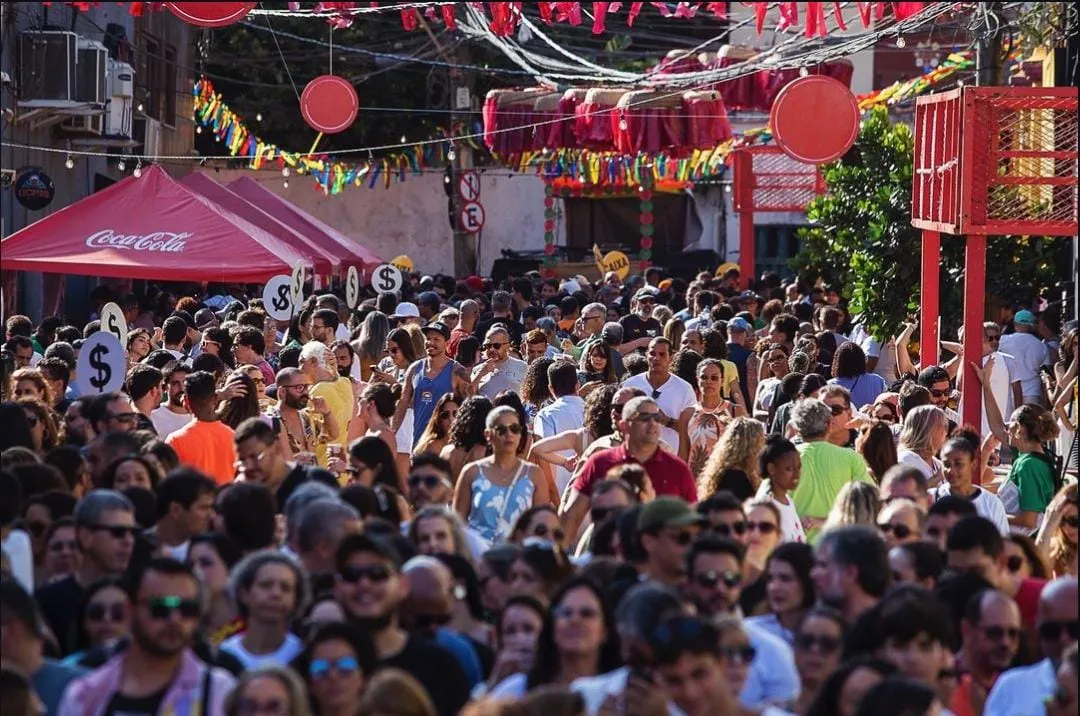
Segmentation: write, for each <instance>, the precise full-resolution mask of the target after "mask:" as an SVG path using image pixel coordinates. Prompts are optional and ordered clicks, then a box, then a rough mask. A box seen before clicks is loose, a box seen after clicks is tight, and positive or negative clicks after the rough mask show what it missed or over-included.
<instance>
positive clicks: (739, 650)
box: [720, 644, 757, 664]
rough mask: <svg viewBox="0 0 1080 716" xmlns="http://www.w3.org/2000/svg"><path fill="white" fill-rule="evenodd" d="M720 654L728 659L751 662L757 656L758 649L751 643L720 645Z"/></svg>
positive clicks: (742, 662)
mask: <svg viewBox="0 0 1080 716" xmlns="http://www.w3.org/2000/svg"><path fill="white" fill-rule="evenodd" d="M720 655H721V656H722V657H724V658H725V659H727V660H728V661H735V662H738V663H740V664H749V663H751V662H752V661H753V660H754V657H755V656H757V649H755V648H754V647H752V646H750V645H749V644H747V645H745V646H723V647H720Z"/></svg>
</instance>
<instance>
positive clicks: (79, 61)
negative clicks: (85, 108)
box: [75, 37, 109, 105]
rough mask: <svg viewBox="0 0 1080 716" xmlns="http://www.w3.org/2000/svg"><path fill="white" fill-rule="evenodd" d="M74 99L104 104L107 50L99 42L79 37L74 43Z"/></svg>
mask: <svg viewBox="0 0 1080 716" xmlns="http://www.w3.org/2000/svg"><path fill="white" fill-rule="evenodd" d="M75 57H76V60H75V66H76V70H75V99H76V100H78V101H79V102H91V103H93V104H101V105H103V104H105V100H106V99H107V98H106V96H105V69H106V63H107V62H108V60H109V50H108V49H107V48H106V47H105V45H103V44H101V43H100V42H95V41H94V40H90V39H88V38H85V37H80V38H79V39H78V42H77V43H76V55H75Z"/></svg>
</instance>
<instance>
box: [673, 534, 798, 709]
mask: <svg viewBox="0 0 1080 716" xmlns="http://www.w3.org/2000/svg"><path fill="white" fill-rule="evenodd" d="M745 557H746V550H745V549H744V548H743V546H742V545H740V544H739V543H737V542H735V541H733V540H730V539H725V538H723V537H717V536H715V535H702V536H701V537H699V538H697V540H696V541H694V543H693V544H692V545H691V546H690V549H689V550H688V551H687V552H686V575H687V581H686V586H685V589H686V593H687V595H688V596H690V597H691V598H692V599H693V600H694V603H695V604H697V605H698V609H699V611H700V612H701V613H702V615H704V616H708V617H711V618H715V617H720V616H734V617H737V618H739V619H742V617H743V614H742V609H741V608H740V607H739V598H740V596H741V595H742V588H743V566H744V559H745ZM742 626H743V629H744V630H745V631H746V634H747V636H749V637H750V645H751V647H753V649H754V652H755V654H756V656H755V657H754V659H753V662H752V663H751V665H750V673H749V676H748V677H747V680H746V685H745V687H743V691H742V693H741V694H736V696H738V697H739V700H740V701H741V702H742V704H743V705H744V706H746V707H747V708H762V707H764V706H766V705H768V704H781V703H787V702H789V701H794V700H795V699H796V698H798V696H799V675H798V672H797V671H796V670H795V655H794V653H793V652H792V651H791V647H790V646H788V645H787V644H785V643H784V642H783V641H782V640H781V639H780V638H779V637H777V636H775V635H773V634H770V633H769V632H768V631H767V630H765V629H764V628H762V627H760V626H757V625H755V624H753V623H751V622H749V621H745V620H744V621H743V623H742Z"/></svg>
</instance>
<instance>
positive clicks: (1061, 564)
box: [1035, 483, 1080, 577]
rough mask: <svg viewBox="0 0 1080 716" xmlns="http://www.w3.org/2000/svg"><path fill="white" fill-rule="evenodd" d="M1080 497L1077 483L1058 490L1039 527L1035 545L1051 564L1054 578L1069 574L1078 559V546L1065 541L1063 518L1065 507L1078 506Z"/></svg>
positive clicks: (1079, 488)
mask: <svg viewBox="0 0 1080 716" xmlns="http://www.w3.org/2000/svg"><path fill="white" fill-rule="evenodd" d="M1078 496H1080V487H1078V486H1077V484H1076V483H1073V484H1071V485H1066V486H1065V487H1063V488H1061V489H1060V490H1058V493H1057V494H1056V495H1054V499H1053V500H1051V501H1050V504H1049V505H1047V507H1046V518H1045V519H1043V523H1042V526H1041V527H1039V534H1038V536H1037V537H1036V538H1035V545H1036V546H1037V547H1038V548H1039V551H1040V552H1042V554H1043V556H1045V557H1046V559H1047V560H1048V561H1049V562H1050V568H1051V569H1052V570H1053V573H1054V574H1053V576H1054V577H1063V576H1065V575H1066V574H1069V570H1070V569H1071V566H1072V562H1073V560H1074V559H1075V558H1076V549H1077V547H1076V545H1075V544H1069V542H1068V540H1066V539H1065V533H1064V531H1063V530H1062V529H1061V518H1062V517H1064V514H1065V507H1066V506H1068V505H1070V504H1071V505H1072V506H1073V507H1080V505H1078V504H1077V499H1078Z"/></svg>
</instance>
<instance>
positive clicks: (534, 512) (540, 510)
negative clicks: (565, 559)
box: [509, 505, 566, 549]
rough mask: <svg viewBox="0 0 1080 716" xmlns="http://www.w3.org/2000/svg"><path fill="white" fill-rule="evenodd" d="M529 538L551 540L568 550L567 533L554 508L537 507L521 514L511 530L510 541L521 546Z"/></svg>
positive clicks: (549, 506) (546, 506) (547, 506)
mask: <svg viewBox="0 0 1080 716" xmlns="http://www.w3.org/2000/svg"><path fill="white" fill-rule="evenodd" d="M529 537H538V538H540V539H546V540H550V541H552V542H554V543H555V544H557V545H559V546H560V547H562V548H563V549H566V532H565V531H564V530H563V528H562V523H560V522H559V515H558V513H557V512H555V508H554V507H552V506H551V505H537V506H535V507H530V508H529V509H527V510H525V511H524V512H522V513H521V516H520V517H518V518H517V520H516V521H515V522H514V526H513V528H512V529H511V530H510V537H509V541H510V542H517V543H518V544H520V543H521V541H522V540H524V539H527V538H529Z"/></svg>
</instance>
